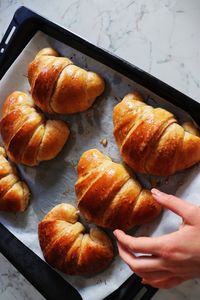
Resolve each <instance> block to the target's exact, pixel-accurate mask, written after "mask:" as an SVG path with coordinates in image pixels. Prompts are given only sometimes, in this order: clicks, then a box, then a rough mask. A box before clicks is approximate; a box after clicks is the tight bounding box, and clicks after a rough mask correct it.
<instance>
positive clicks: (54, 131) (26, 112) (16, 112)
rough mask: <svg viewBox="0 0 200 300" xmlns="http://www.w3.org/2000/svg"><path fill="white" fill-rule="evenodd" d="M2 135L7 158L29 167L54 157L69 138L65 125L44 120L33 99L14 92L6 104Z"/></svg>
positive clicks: (2, 121) (4, 106)
mask: <svg viewBox="0 0 200 300" xmlns="http://www.w3.org/2000/svg"><path fill="white" fill-rule="evenodd" d="M2 114H3V115H2V120H1V136H2V139H3V142H4V145H5V148H6V152H7V154H8V157H9V158H10V159H11V160H13V161H15V162H16V163H22V164H25V165H29V166H34V165H37V164H38V163H39V162H40V161H42V160H49V159H52V158H54V157H55V156H56V155H57V154H58V153H59V152H60V151H61V149H62V148H63V146H64V144H65V142H66V141H67V139H68V136H69V129H68V127H67V125H66V123H65V122H63V121H57V120H47V121H46V120H45V118H44V115H43V114H42V113H40V112H39V111H38V110H37V109H36V108H35V107H34V103H33V100H32V99H31V97H29V96H28V95H27V94H25V93H22V92H13V93H12V94H11V95H9V96H8V97H7V99H6V100H5V102H4V105H3V113H2Z"/></svg>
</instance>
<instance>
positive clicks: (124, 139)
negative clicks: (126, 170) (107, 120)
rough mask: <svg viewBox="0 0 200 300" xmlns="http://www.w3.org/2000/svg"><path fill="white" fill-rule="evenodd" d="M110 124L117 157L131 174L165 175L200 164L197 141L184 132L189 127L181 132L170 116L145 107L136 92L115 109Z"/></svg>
mask: <svg viewBox="0 0 200 300" xmlns="http://www.w3.org/2000/svg"><path fill="white" fill-rule="evenodd" d="M113 122H114V135H115V138H116V141H117V144H118V146H119V148H120V153H121V156H122V158H123V159H124V161H125V162H126V163H127V164H128V165H129V166H130V167H131V168H133V169H134V170H135V171H138V172H141V173H149V174H152V175H160V176H168V175H171V174H173V173H175V172H177V171H180V170H183V169H186V168H188V167H191V166H192V165H194V164H195V163H197V162H199V161H200V138H199V137H198V136H197V135H194V134H192V133H189V132H188V131H190V132H192V130H191V125H190V126H188V124H187V129H186V130H185V129H184V128H183V127H182V126H180V125H179V124H177V120H176V119H175V117H174V115H173V114H171V113H170V112H168V111H167V110H165V109H163V108H153V107H151V106H149V105H147V104H145V103H144V102H143V99H142V98H141V96H140V95H138V94H137V93H132V94H128V95H127V96H126V97H124V99H123V100H122V101H121V102H120V103H119V104H117V105H116V106H115V108H114V110H113ZM193 127H194V126H193ZM194 132H197V131H195V130H193V133H194Z"/></svg>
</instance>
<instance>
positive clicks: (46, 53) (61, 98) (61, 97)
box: [28, 48, 105, 114]
mask: <svg viewBox="0 0 200 300" xmlns="http://www.w3.org/2000/svg"><path fill="white" fill-rule="evenodd" d="M28 79H29V82H30V85H31V94H32V97H33V99H34V101H35V103H36V105H37V106H38V107H40V108H41V109H42V110H43V111H45V112H48V113H60V114H71V113H77V112H82V111H85V110H87V109H88V108H89V107H90V106H91V105H92V104H93V102H94V101H95V99H96V97H97V96H99V95H101V94H102V93H103V91H104V88H105V83H104V80H103V79H102V78H101V77H100V76H99V75H98V74H96V73H94V72H87V71H86V70H84V69H82V68H80V67H77V66H75V65H74V64H73V62H72V61H71V60H69V59H68V58H66V57H59V54H58V52H56V51H55V50H54V49H52V48H44V49H42V50H41V51H39V52H38V54H37V55H36V57H35V59H34V60H33V61H32V62H31V63H30V64H29V67H28Z"/></svg>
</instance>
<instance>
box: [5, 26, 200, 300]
mask: <svg viewBox="0 0 200 300" xmlns="http://www.w3.org/2000/svg"><path fill="white" fill-rule="evenodd" d="M66 42H67V41H66ZM49 46H51V47H54V48H55V49H57V50H58V51H59V52H60V53H61V54H62V55H63V56H67V57H69V58H70V59H72V61H73V62H74V63H75V64H77V65H78V66H80V67H83V68H86V69H89V70H92V71H96V72H98V73H99V74H101V75H102V76H103V77H104V78H105V80H106V91H105V92H104V94H103V95H102V96H101V97H99V98H98V99H97V100H96V101H95V104H94V105H93V107H92V108H91V109H89V110H88V111H86V112H84V113H80V114H74V115H71V116H56V117H55V118H57V119H63V120H65V121H67V123H68V124H69V126H70V130H71V134H70V138H69V141H68V142H67V144H66V145H65V147H64V149H63V151H62V152H61V153H60V154H59V155H58V157H57V158H55V159H53V160H51V161H48V162H43V163H41V164H40V165H39V166H38V167H26V166H19V170H20V173H21V176H22V178H23V179H24V180H25V181H26V182H27V183H28V185H29V187H30V189H31V192H32V197H31V202H30V205H29V207H28V209H27V210H26V211H25V212H24V213H21V214H9V213H2V212H1V213H0V222H2V223H3V224H4V225H5V226H6V227H7V228H8V229H9V230H10V231H11V232H12V233H13V234H14V235H15V236H16V237H17V238H18V239H19V240H21V241H22V242H23V243H24V244H25V245H26V246H28V247H29V248H30V249H31V250H33V251H34V252H35V253H36V254H37V255H38V256H40V257H41V258H42V259H43V255H42V252H41V250H40V246H39V243H38V235H37V226H38V222H39V221H40V220H41V219H42V218H43V217H44V215H45V214H46V213H47V212H48V211H49V210H50V209H52V208H53V207H54V206H55V205H56V204H59V203H62V202H67V203H71V204H73V205H75V203H76V201H75V193H74V183H75V181H76V165H77V162H78V160H79V158H80V156H81V154H82V153H83V152H84V151H85V150H87V149H90V148H98V149H99V150H100V151H102V152H103V153H105V154H107V155H109V156H110V157H111V158H112V159H113V160H114V161H116V162H121V158H120V156H119V151H118V148H117V146H116V144H115V140H114V137H113V133H112V132H113V124H112V109H113V107H114V106H115V105H116V104H117V102H119V101H120V100H121V99H122V98H123V96H124V95H126V94H127V93H128V92H130V91H134V90H138V91H140V92H141V93H142V95H143V96H144V98H145V99H146V100H147V102H148V103H150V104H151V105H153V106H162V107H164V108H167V109H168V110H170V111H171V112H173V113H174V114H175V115H176V117H177V118H178V120H179V121H180V122H182V121H184V120H190V117H189V116H188V115H187V113H185V112H183V111H182V110H180V109H178V108H177V107H175V106H173V105H172V104H170V103H168V102H166V101H164V100H163V99H160V98H159V97H158V96H156V95H154V94H152V93H151V92H150V91H148V90H146V89H144V88H143V87H141V86H139V85H137V84H136V83H134V82H133V81H131V80H129V79H127V78H126V77H124V76H122V75H120V74H119V73H117V72H115V71H113V70H112V69H111V68H109V67H107V66H105V65H103V64H101V63H99V62H98V61H95V60H94V59H91V58H90V57H88V56H86V55H84V54H82V53H80V52H78V51H77V50H75V49H73V48H71V47H68V46H66V45H65V44H62V43H60V42H58V41H56V40H55V39H53V38H50V37H48V36H47V35H45V34H43V33H41V32H38V33H37V34H36V35H35V36H34V37H33V39H32V40H31V41H30V43H29V44H28V45H27V47H26V48H25V49H24V50H23V51H22V53H21V54H20V56H19V57H18V58H17V59H16V61H15V63H14V64H13V65H12V66H11V67H10V69H9V70H8V72H7V73H6V74H5V76H4V77H3V79H2V80H1V83H0V106H1V107H2V103H3V101H4V99H5V97H6V96H7V95H9V94H10V93H11V92H13V91H15V90H21V91H24V92H29V89H30V87H29V84H28V80H27V66H28V63H29V62H31V61H32V60H33V58H34V56H35V55H36V53H37V52H38V51H39V50H40V49H42V48H43V47H49ZM51 118H53V116H51ZM102 139H107V141H108V145H107V147H104V146H103V145H102V144H101V143H100V141H101V140H102ZM199 170H200V166H199V165H196V166H194V167H193V168H191V169H189V170H186V171H184V172H181V173H179V174H176V175H174V176H171V177H165V178H159V177H150V176H143V175H140V174H137V177H138V178H139V179H140V180H141V181H142V183H143V184H144V185H145V186H146V187H147V188H150V187H151V186H157V187H158V188H160V189H161V190H163V191H166V192H169V193H175V192H176V194H177V195H178V196H180V197H183V198H184V199H186V200H188V201H192V202H194V203H197V204H198V203H200V197H199V195H198V191H199V188H200V174H199ZM181 222H182V220H181V219H180V217H177V216H176V215H175V214H174V213H172V212H170V211H167V210H166V211H164V213H163V214H162V215H161V217H160V218H158V219H157V220H156V221H155V222H153V223H151V224H148V225H145V226H141V227H140V228H139V229H138V230H137V232H136V234H137V235H139V234H147V235H161V234H165V233H168V232H172V231H174V230H176V229H177V228H178V226H179V224H180V223H181ZM108 233H109V234H110V235H111V237H112V233H111V231H108ZM131 233H132V234H134V233H135V230H134V231H132V232H131ZM131 274H132V271H131V270H130V269H129V268H128V267H127V266H126V265H125V264H124V263H123V262H122V261H121V260H120V259H119V256H116V257H115V259H114V261H113V263H112V264H111V265H110V267H109V268H108V269H107V270H106V271H104V272H102V273H101V274H98V275H96V276H93V277H92V278H83V277H76V276H75V277H72V276H66V275H63V274H61V275H62V276H63V277H64V278H65V279H66V280H67V281H68V282H70V283H71V284H72V285H73V286H74V287H75V288H76V289H77V290H78V291H79V293H80V294H81V296H82V297H83V299H84V300H86V299H87V300H94V295H95V300H100V299H103V298H104V297H106V296H107V295H108V294H110V293H111V292H113V291H114V290H115V289H116V288H118V287H119V286H120V285H121V284H122V283H123V282H124V281H125V280H126V279H127V278H128V277H129V276H130V275H131Z"/></svg>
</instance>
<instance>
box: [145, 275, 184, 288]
mask: <svg viewBox="0 0 200 300" xmlns="http://www.w3.org/2000/svg"><path fill="white" fill-rule="evenodd" d="M186 280H188V278H186V277H171V278H168V279H164V280H157V281H153V280H152V281H148V280H147V281H146V280H145V279H143V280H142V283H143V284H148V285H151V286H153V287H155V288H160V289H171V288H173V287H175V286H177V285H179V284H181V283H182V282H184V281H186Z"/></svg>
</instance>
